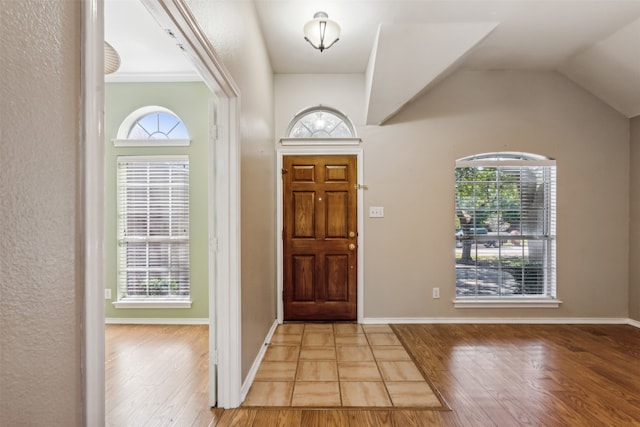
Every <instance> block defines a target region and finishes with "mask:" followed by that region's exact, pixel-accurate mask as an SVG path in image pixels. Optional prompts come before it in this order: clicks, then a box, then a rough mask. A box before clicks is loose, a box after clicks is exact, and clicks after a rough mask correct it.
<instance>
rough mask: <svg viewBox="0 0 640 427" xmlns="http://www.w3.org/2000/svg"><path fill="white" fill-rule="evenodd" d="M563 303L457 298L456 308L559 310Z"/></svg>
mask: <svg viewBox="0 0 640 427" xmlns="http://www.w3.org/2000/svg"><path fill="white" fill-rule="evenodd" d="M560 304H562V301H560V300H558V299H555V298H520V297H516V298H503V299H498V298H482V299H477V298H473V299H471V298H456V299H454V300H453V306H454V307H455V308H558V307H560Z"/></svg>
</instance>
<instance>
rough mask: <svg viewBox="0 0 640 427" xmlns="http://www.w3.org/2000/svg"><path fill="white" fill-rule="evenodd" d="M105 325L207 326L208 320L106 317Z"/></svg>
mask: <svg viewBox="0 0 640 427" xmlns="http://www.w3.org/2000/svg"><path fill="white" fill-rule="evenodd" d="M104 323H105V324H107V325H208V324H209V319H208V318H188V317H187V318H166V319H164V318H146V317H133V318H125V317H107V318H105V319H104Z"/></svg>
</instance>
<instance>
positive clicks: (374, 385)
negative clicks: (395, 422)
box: [340, 381, 392, 406]
mask: <svg viewBox="0 0 640 427" xmlns="http://www.w3.org/2000/svg"><path fill="white" fill-rule="evenodd" d="M340 391H341V393H342V406H392V404H391V400H390V399H389V395H388V394H387V389H386V388H385V386H384V383H383V382H382V381H377V382H359V381H351V382H350V381H347V382H342V383H340Z"/></svg>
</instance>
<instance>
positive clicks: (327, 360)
mask: <svg viewBox="0 0 640 427" xmlns="http://www.w3.org/2000/svg"><path fill="white" fill-rule="evenodd" d="M243 406H260V407H264V406H277V407H331V408H335V407H365V408H370V407H380V408H392V407H398V408H400V407H401V408H438V407H441V406H442V404H441V402H440V401H439V399H438V397H437V396H436V395H435V394H434V392H433V390H432V389H431V386H430V385H429V383H428V382H427V381H426V380H425V378H424V377H423V375H422V373H421V372H420V370H419V369H418V368H417V367H416V365H415V364H414V362H413V360H412V359H411V357H410V356H409V354H408V353H407V352H406V350H405V349H404V347H403V346H402V343H401V342H400V341H399V340H398V338H397V336H396V335H395V333H394V332H393V330H392V329H391V328H390V327H389V325H359V324H351V323H335V324H331V323H319V324H315V323H306V324H302V323H290V324H283V325H279V326H278V328H277V329H276V332H275V333H274V335H273V337H272V339H271V343H270V345H269V348H268V349H267V351H266V354H265V356H264V359H263V360H262V363H261V365H260V368H259V369H258V372H257V374H256V377H255V380H254V382H253V385H252V386H251V389H250V390H249V393H248V394H247V398H246V399H245V401H244V403H243Z"/></svg>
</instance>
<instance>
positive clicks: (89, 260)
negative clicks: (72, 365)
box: [78, 0, 105, 426]
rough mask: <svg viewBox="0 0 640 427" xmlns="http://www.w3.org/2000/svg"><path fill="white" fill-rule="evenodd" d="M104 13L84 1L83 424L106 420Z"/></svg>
mask: <svg viewBox="0 0 640 427" xmlns="http://www.w3.org/2000/svg"><path fill="white" fill-rule="evenodd" d="M103 46H104V13H103V3H102V0H84V2H83V3H82V83H81V84H82V95H83V96H82V122H81V123H82V124H81V126H82V141H81V144H80V150H81V151H80V152H81V154H80V156H79V164H78V168H79V170H80V180H81V181H80V182H79V183H78V184H79V186H80V197H81V199H82V202H81V203H82V205H81V209H82V213H81V214H80V215H79V218H80V221H79V222H80V227H82V229H80V230H79V232H80V236H81V239H82V246H83V251H82V261H81V262H82V263H83V266H82V269H83V278H82V280H83V282H84V306H83V313H84V319H83V323H84V324H83V327H82V328H81V330H83V331H84V337H83V338H82V339H83V341H84V342H83V345H82V367H81V369H82V372H83V377H84V378H83V384H82V386H83V396H84V411H83V412H84V413H83V421H84V423H83V424H84V425H86V426H101V425H104V424H105V405H104V401H105V372H104V360H105V359H104V340H105V337H104V301H105V300H104V246H103V239H104V211H105V205H104V191H103V189H104V133H103V129H104V127H103V122H104V47H103Z"/></svg>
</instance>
